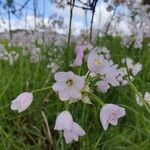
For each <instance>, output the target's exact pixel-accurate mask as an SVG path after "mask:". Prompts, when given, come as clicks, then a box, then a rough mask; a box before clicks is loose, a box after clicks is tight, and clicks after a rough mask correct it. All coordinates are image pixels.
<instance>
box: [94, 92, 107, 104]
mask: <svg viewBox="0 0 150 150" xmlns="http://www.w3.org/2000/svg"><path fill="white" fill-rule="evenodd" d="M91 96H92V97H93V98H94V99H95V100H96V101H97V102H98V103H99V104H101V105H102V106H103V105H104V102H103V101H102V100H101V99H100V98H99V97H98V96H97V95H95V94H94V93H92V94H91Z"/></svg>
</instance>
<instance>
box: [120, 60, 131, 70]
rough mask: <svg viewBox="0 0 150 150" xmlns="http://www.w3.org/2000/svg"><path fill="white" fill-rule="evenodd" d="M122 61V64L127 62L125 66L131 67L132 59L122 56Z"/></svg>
mask: <svg viewBox="0 0 150 150" xmlns="http://www.w3.org/2000/svg"><path fill="white" fill-rule="evenodd" d="M122 63H124V64H125V63H127V67H128V68H129V69H132V68H133V60H132V59H131V58H123V59H122Z"/></svg>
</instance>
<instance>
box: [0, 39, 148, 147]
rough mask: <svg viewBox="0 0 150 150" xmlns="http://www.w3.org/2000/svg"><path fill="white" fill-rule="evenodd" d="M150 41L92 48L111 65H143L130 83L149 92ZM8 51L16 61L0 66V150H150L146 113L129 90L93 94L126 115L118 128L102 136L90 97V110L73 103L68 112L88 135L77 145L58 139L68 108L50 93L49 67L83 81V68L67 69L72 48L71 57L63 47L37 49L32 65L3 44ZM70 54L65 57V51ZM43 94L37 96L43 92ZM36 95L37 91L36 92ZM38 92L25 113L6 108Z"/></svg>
mask: <svg viewBox="0 0 150 150" xmlns="http://www.w3.org/2000/svg"><path fill="white" fill-rule="evenodd" d="M149 42H150V41H149V39H144V42H143V48H142V49H135V48H134V47H133V46H132V45H130V46H129V47H128V48H127V47H125V46H123V45H122V44H121V40H120V38H117V37H112V36H106V37H100V38H98V39H97V40H96V41H95V43H94V44H93V45H94V46H101V47H103V46H104V47H106V48H108V49H109V50H110V54H111V57H112V60H113V61H114V62H115V63H116V64H118V65H119V66H121V60H122V58H124V57H130V58H132V59H133V60H134V61H135V62H139V63H141V64H142V65H143V67H142V71H141V72H140V73H139V74H138V75H137V76H136V77H135V79H134V81H133V82H132V83H133V84H134V86H135V87H136V88H137V90H138V91H140V92H141V93H144V92H145V91H149V92H150V47H149V45H148V44H149ZM1 44H2V45H4V47H5V48H6V49H7V51H9V52H10V51H12V50H14V51H16V52H17V53H19V58H18V59H17V60H16V61H15V62H14V63H13V65H10V64H9V63H8V61H4V60H0V79H1V80H0V149H1V150H43V149H57V150H59V149H60V150H79V149H80V150H100V149H101V150H149V149H150V119H149V112H148V111H147V109H146V108H145V107H144V106H142V107H139V105H137V103H136V100H135V91H134V90H133V88H132V87H131V86H130V85H125V86H119V87H112V88H111V89H109V91H108V92H107V93H104V94H103V93H99V92H97V91H96V90H94V93H95V94H96V95H97V96H98V97H100V99H102V100H103V102H104V103H113V104H117V105H119V106H121V107H124V108H125V110H126V115H125V116H124V117H123V118H122V119H120V120H119V123H118V125H117V126H112V125H110V126H109V128H108V129H107V130H106V131H104V129H103V128H102V126H101V123H100V119H99V112H100V108H101V105H100V104H99V103H98V102H97V101H96V100H95V99H94V98H93V97H92V96H90V100H91V101H92V103H93V104H92V105H89V104H84V103H83V102H82V101H79V102H77V103H72V104H71V105H70V106H69V108H68V110H69V111H70V113H71V114H72V116H73V118H74V120H76V122H78V123H79V124H80V125H81V127H82V128H83V129H84V130H85V131H86V135H85V136H83V137H81V138H80V140H79V141H78V142H73V143H71V144H66V143H65V141H64V138H63V137H62V134H61V133H60V132H57V131H56V130H54V126H55V120H56V117H57V115H58V114H59V113H60V112H62V111H63V110H64V108H65V107H66V103H64V102H62V101H60V100H59V98H58V95H57V94H56V93H55V92H54V91H53V89H52V88H45V87H51V86H52V85H53V83H54V82H55V81H54V72H52V69H51V68H48V67H47V65H48V64H49V63H50V62H51V63H52V62H55V63H56V64H58V65H59V68H58V70H57V72H58V71H64V70H65V71H68V70H72V71H73V72H74V73H76V74H78V73H80V75H84V74H85V72H86V70H87V66H86V64H84V65H82V67H70V66H69V63H68V62H70V61H71V62H72V61H73V60H74V58H75V53H74V49H75V45H76V43H72V44H71V46H70V48H69V54H67V55H66V51H67V47H66V46H61V47H59V46H54V45H48V44H46V45H42V44H41V45H36V46H37V47H39V48H40V49H41V53H40V59H39V61H37V62H35V63H31V57H30V55H24V54H23V51H22V48H20V47H18V46H10V45H8V42H7V41H1ZM67 52H68V51H67ZM44 88H45V90H40V89H44ZM38 89H39V90H38ZM33 90H37V92H35V93H34V94H33V95H34V99H33V102H32V105H31V106H30V107H29V108H28V109H27V110H26V111H24V112H22V113H18V112H16V111H13V110H11V109H10V104H11V101H12V100H13V99H15V98H16V97H17V96H18V95H19V94H20V93H22V92H24V91H33Z"/></svg>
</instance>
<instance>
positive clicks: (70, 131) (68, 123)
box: [54, 111, 85, 144]
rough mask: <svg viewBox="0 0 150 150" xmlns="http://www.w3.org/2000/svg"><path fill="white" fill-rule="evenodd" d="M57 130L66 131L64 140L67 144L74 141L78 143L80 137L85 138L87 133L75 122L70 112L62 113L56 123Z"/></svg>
mask: <svg viewBox="0 0 150 150" xmlns="http://www.w3.org/2000/svg"><path fill="white" fill-rule="evenodd" d="M54 129H55V130H59V131H64V138H65V141H66V143H67V144H69V143H71V142H72V141H73V140H75V141H78V137H79V136H84V135H85V131H84V130H83V129H82V128H81V127H80V126H79V125H78V124H77V123H75V122H73V118H72V116H71V114H70V112H69V111H63V112H62V113H60V114H59V115H58V117H57V119H56V122H55V127H54Z"/></svg>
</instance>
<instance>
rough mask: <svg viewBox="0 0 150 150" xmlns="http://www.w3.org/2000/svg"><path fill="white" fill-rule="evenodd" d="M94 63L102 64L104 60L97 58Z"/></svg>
mask: <svg viewBox="0 0 150 150" xmlns="http://www.w3.org/2000/svg"><path fill="white" fill-rule="evenodd" d="M94 63H95V64H96V65H100V64H102V61H100V60H99V59H95V61H94Z"/></svg>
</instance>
